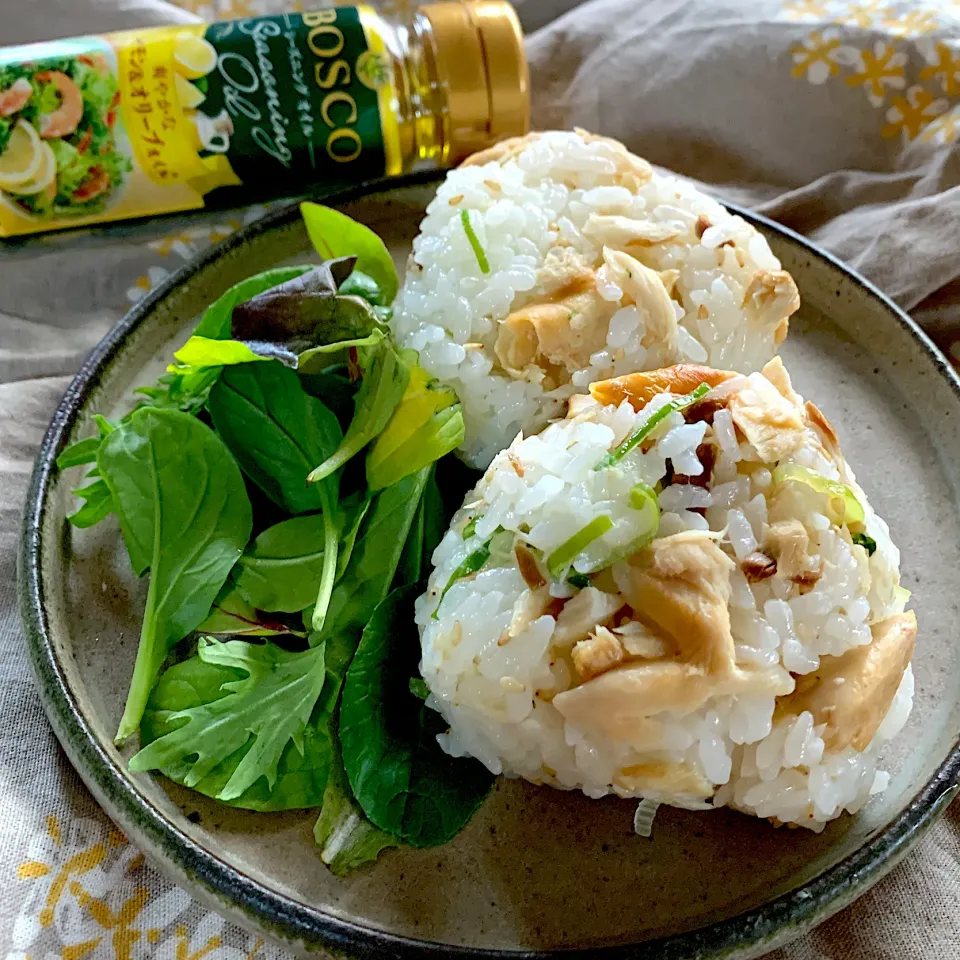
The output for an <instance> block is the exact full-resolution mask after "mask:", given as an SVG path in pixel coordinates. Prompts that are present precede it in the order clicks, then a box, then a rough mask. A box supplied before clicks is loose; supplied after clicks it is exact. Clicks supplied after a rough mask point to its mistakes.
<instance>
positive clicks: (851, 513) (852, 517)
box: [773, 463, 876, 546]
mask: <svg viewBox="0 0 960 960" xmlns="http://www.w3.org/2000/svg"><path fill="white" fill-rule="evenodd" d="M787 481H793V482H795V483H805V484H806V485H807V486H808V487H811V488H812V489H814V490H816V491H817V493H822V494H824V495H826V497H827V518H828V519H829V520H830V522H831V523H835V524H837V526H843V525H846V526H848V527H849V526H850V525H851V524H857V523H863V521H864V518H865V516H866V514H865V513H864V512H863V505H862V504H861V503H860V501H859V500H858V499H857V497H856V494H854V492H853V491H852V490H851V489H850V487H848V486H847V485H846V484H845V483H840V481H839V480H828V479H827V478H826V477H824V476H823V475H821V474H819V473H816V472H815V471H813V470H810V469H808V468H807V467H801V466H799V465H798V464H795V463H788V464H784V465H783V466H780V467H777V469H776V470H774V471H773V482H774V483H776V484H781V483H784V482H787ZM874 546H876V544H874Z"/></svg>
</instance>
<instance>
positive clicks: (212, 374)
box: [133, 365, 220, 416]
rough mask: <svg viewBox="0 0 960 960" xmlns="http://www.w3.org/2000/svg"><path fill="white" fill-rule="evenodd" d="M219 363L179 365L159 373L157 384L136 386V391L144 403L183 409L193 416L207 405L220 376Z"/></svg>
mask: <svg viewBox="0 0 960 960" xmlns="http://www.w3.org/2000/svg"><path fill="white" fill-rule="evenodd" d="M219 376H220V367H187V366H182V365H180V366H176V367H174V368H172V369H170V370H168V371H167V373H165V374H164V375H163V376H161V377H158V378H157V381H156V383H155V384H153V385H152V386H147V387H137V389H136V390H134V391H133V392H134V393H135V394H139V395H140V396H142V397H144V398H145V399H144V400H143V401H142V404H143V405H144V406H151V407H157V408H159V409H162V410H182V411H183V412H184V413H189V414H192V415H194V416H196V415H197V414H199V413H200V412H201V411H202V410H203V408H204V407H205V406H206V403H207V397H208V396H209V395H210V390H211V388H212V387H213V385H214V383H216V381H217V377H219Z"/></svg>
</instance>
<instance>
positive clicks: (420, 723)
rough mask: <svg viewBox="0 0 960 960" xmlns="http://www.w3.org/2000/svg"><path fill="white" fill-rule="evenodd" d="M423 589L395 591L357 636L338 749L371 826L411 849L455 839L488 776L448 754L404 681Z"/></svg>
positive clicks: (432, 716)
mask: <svg viewBox="0 0 960 960" xmlns="http://www.w3.org/2000/svg"><path fill="white" fill-rule="evenodd" d="M422 590H423V584H422V583H419V584H411V585H409V586H405V587H400V588H398V589H397V590H394V591H393V592H392V593H391V594H390V595H389V596H388V597H387V598H386V599H385V600H384V601H383V602H382V603H380V604H379V606H378V607H377V609H376V610H374V612H373V616H372V617H371V618H370V622H369V623H368V624H367V626H366V628H365V629H364V631H363V636H362V637H361V639H360V645H359V646H358V647H357V652H356V654H355V655H354V657H353V660H352V662H351V664H350V668H349V670H348V671H347V676H346V679H345V681H344V684H343V697H342V702H341V705H340V746H341V748H342V750H343V765H344V769H345V770H346V772H347V779H348V780H349V782H350V787H351V789H352V790H353V793H354V796H355V797H356V798H357V802H358V803H359V804H360V806H361V808H362V809H363V812H364V813H365V814H366V815H367V817H369V819H370V821H371V823H373V824H374V826H376V827H379V828H380V829H381V830H384V831H386V832H387V833H389V834H391V835H393V836H395V837H398V838H399V839H401V840H403V841H405V842H406V843H409V844H411V845H412V846H415V847H431V846H438V845H439V844H443V843H446V842H447V841H449V840H451V839H453V837H454V836H456V834H457V833H459V832H460V830H461V829H462V828H463V827H464V826H465V825H466V823H467V821H468V820H469V819H470V818H471V817H472V816H473V814H474V813H475V812H476V810H477V808H478V807H479V806H480V804H481V803H483V801H484V799H485V798H486V796H487V794H488V793H489V791H490V787H491V785H492V784H493V779H494V778H493V775H492V774H491V773H490V772H489V771H488V770H487V769H486V768H485V767H484V766H483V765H482V764H480V763H478V762H477V761H476V760H463V759H456V758H454V757H451V756H449V755H448V754H445V753H444V752H443V751H442V750H441V749H440V746H439V744H438V743H437V742H436V733H437V732H440V731H442V730H444V729H445V728H446V725H445V724H444V722H443V720H442V718H440V715H439V714H437V713H435V712H434V711H432V710H430V709H429V708H427V707H425V706H423V707H420V708H418V707H417V703H416V700H415V698H413V697H411V695H410V686H409V678H410V676H411V675H415V674H416V672H417V662H418V661H419V659H420V643H419V638H418V636H417V628H416V624H415V622H414V611H413V604H414V600H415V599H416V597H417V596H418V595H419V594H420V593H421V592H422Z"/></svg>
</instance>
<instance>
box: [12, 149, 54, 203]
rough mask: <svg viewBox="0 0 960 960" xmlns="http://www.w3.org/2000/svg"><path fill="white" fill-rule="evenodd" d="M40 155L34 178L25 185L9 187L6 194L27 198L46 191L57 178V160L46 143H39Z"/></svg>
mask: <svg viewBox="0 0 960 960" xmlns="http://www.w3.org/2000/svg"><path fill="white" fill-rule="evenodd" d="M40 155H41V160H40V167H39V168H38V170H37V172H36V174H35V175H34V177H33V178H32V179H31V180H28V181H27V182H26V183H21V184H18V185H17V186H16V187H9V188H8V191H7V192H8V193H13V194H15V195H16V196H18V197H28V196H31V195H33V194H35V193H40V191H41V190H46V189H47V187H49V186H50V184H51V183H53V181H54V179H55V178H56V176H57V158H56V157H55V156H54V153H53V150H52V149H51V148H50V144H49V143H47V142H46V141H41V143H40Z"/></svg>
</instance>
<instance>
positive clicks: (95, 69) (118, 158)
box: [0, 54, 133, 217]
mask: <svg viewBox="0 0 960 960" xmlns="http://www.w3.org/2000/svg"><path fill="white" fill-rule="evenodd" d="M19 91H23V94H24V97H18V96H17V94H18V92H19ZM5 94H6V97H4V95H5ZM119 101H120V91H119V88H118V86H117V80H116V77H115V76H114V73H113V70H112V69H111V67H110V65H109V64H108V63H107V62H106V60H105V58H104V57H103V56H102V55H99V54H92V55H81V56H79V57H59V58H54V59H47V60H43V61H38V62H32V63H5V64H0V104H3V103H5V104H6V107H5V108H4V107H3V106H2V105H0V155H2V154H3V152H4V151H5V150H6V149H7V147H8V145H9V144H10V142H11V138H12V137H13V136H14V131H15V130H16V128H17V126H18V124H24V123H26V124H29V125H30V126H31V127H32V128H33V129H34V130H36V131H37V133H38V134H39V136H41V137H43V142H44V143H45V144H46V145H47V146H48V147H49V149H50V150H51V152H52V158H53V160H54V161H55V162H54V163H53V164H51V166H52V169H51V170H50V171H49V173H48V174H46V175H44V179H43V182H42V183H41V181H39V180H37V179H34V180H33V181H31V184H30V185H27V184H23V185H10V186H9V187H6V188H4V189H5V192H7V194H8V196H9V197H10V199H11V200H12V201H13V202H14V203H16V204H17V205H18V206H20V207H21V208H22V209H23V210H25V211H26V212H28V213H31V214H33V215H36V216H44V217H53V216H85V215H90V214H94V213H98V212H100V211H101V210H102V209H103V208H104V207H105V206H106V204H107V202H108V200H109V198H110V195H111V193H112V192H114V191H115V190H116V189H117V188H118V187H120V186H121V185H122V184H123V182H124V180H125V179H126V177H127V175H128V174H129V173H130V171H131V170H132V169H133V165H132V161H131V160H130V157H129V156H127V154H126V153H124V152H123V151H121V150H120V149H118V147H117V140H116V135H115V128H116V123H117V118H118V106H119Z"/></svg>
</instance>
